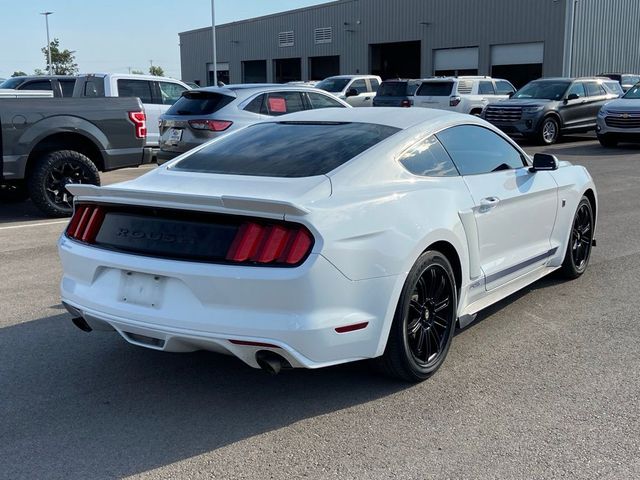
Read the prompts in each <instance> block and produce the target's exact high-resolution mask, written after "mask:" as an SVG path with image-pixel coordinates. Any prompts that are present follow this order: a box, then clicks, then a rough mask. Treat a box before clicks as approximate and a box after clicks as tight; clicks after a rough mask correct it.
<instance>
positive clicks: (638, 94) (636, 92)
mask: <svg viewBox="0 0 640 480" xmlns="http://www.w3.org/2000/svg"><path fill="white" fill-rule="evenodd" d="M622 98H626V99H631V100H638V99H640V83H638V84H636V86H635V87H632V88H630V89H629V91H628V92H627V93H626V94H625V95H624V97H622Z"/></svg>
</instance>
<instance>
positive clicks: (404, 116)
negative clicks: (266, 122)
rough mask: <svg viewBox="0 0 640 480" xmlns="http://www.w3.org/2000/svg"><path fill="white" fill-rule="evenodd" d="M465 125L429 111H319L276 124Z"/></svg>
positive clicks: (451, 116) (298, 114) (446, 114)
mask: <svg viewBox="0 0 640 480" xmlns="http://www.w3.org/2000/svg"><path fill="white" fill-rule="evenodd" d="M456 119H458V120H461V121H465V120H467V119H468V115H463V114H461V113H455V112H451V111H448V110H435V109H430V108H384V109H382V108H321V109H316V110H305V111H302V112H296V113H290V114H288V115H283V116H281V117H277V118H276V119H274V120H273V121H275V122H284V121H287V122H318V123H322V122H335V123H340V122H345V123H371V124H374V125H386V126H389V127H395V128H399V129H402V130H405V129H407V128H410V127H413V126H416V125H419V124H421V123H425V122H435V121H449V120H451V121H455V120H456Z"/></svg>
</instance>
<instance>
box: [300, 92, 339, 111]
mask: <svg viewBox="0 0 640 480" xmlns="http://www.w3.org/2000/svg"><path fill="white" fill-rule="evenodd" d="M307 97H308V98H309V104H310V105H311V108H312V109H316V108H344V105H342V104H341V103H340V102H338V101H337V100H335V99H333V98H331V97H329V96H327V95H322V94H321V93H314V92H307Z"/></svg>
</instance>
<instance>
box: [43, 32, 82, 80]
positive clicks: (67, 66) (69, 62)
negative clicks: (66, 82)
mask: <svg viewBox="0 0 640 480" xmlns="http://www.w3.org/2000/svg"><path fill="white" fill-rule="evenodd" d="M49 46H50V48H51V73H52V74H53V75H75V74H76V73H78V64H77V63H76V57H75V55H74V52H72V51H71V50H67V49H66V48H65V49H64V50H60V40H58V39H57V38H54V39H53V41H52V42H51V43H50V44H49ZM42 53H44V58H45V62H46V64H47V70H48V69H49V57H48V54H47V47H44V48H43V49H42Z"/></svg>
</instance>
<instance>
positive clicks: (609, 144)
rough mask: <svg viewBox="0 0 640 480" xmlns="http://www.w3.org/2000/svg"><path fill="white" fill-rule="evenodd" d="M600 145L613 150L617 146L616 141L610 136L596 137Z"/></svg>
mask: <svg viewBox="0 0 640 480" xmlns="http://www.w3.org/2000/svg"><path fill="white" fill-rule="evenodd" d="M598 141H599V142H600V145H602V146H603V147H605V148H613V147H617V146H618V139H617V138H616V137H614V136H612V135H607V134H605V135H598Z"/></svg>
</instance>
